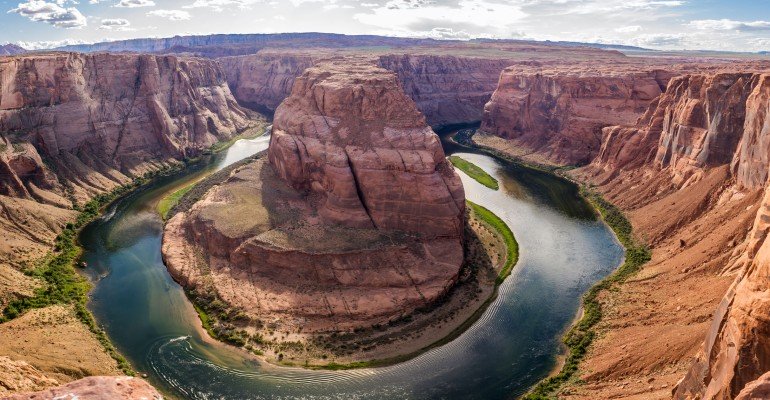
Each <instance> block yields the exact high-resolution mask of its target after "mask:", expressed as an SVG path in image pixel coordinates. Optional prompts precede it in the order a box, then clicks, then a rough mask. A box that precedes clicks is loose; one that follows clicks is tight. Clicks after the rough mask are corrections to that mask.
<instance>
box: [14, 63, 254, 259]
mask: <svg viewBox="0 0 770 400" xmlns="http://www.w3.org/2000/svg"><path fill="white" fill-rule="evenodd" d="M249 124H250V117H249V112H247V111H246V110H244V109H243V108H241V107H240V106H238V104H237V103H236V101H235V99H234V98H233V97H232V94H231V93H230V90H229V88H228V86H227V83H226V81H225V75H224V73H223V72H222V70H221V68H220V67H219V66H218V64H217V63H216V62H213V61H209V60H200V59H182V58H177V57H173V56H147V55H111V54H98V55H81V54H72V53H69V54H67V53H59V54H50V55H45V54H43V55H28V56H19V57H6V58H2V59H0V205H1V206H2V207H3V208H4V209H6V210H8V211H7V212H5V213H4V216H3V217H2V218H0V223H2V224H4V225H7V226H8V227H9V229H8V230H7V231H6V230H4V232H3V233H4V235H6V236H7V238H6V240H5V242H6V244H8V245H10V246H12V247H13V248H11V247H8V246H3V247H4V248H3V249H1V251H0V253H1V254H3V255H7V254H8V253H9V252H15V253H16V254H15V256H14V260H13V262H18V261H19V258H23V257H18V256H19V255H21V254H20V252H22V253H28V252H32V253H34V252H35V251H36V250H39V249H42V248H47V247H48V246H49V245H50V243H51V239H52V238H53V236H55V234H56V232H57V230H59V229H61V223H62V219H61V218H58V217H59V216H60V215H70V214H72V211H71V207H72V204H73V202H78V203H80V204H83V203H84V202H86V201H88V199H90V198H91V197H92V196H94V195H96V194H99V193H103V192H107V191H109V190H111V189H113V188H115V187H117V186H119V185H122V184H126V183H129V182H130V181H131V180H132V179H133V178H135V177H137V176H141V175H142V174H144V173H145V172H148V171H153V170H157V169H159V168H162V167H163V166H166V165H170V164H172V163H174V162H176V160H178V159H181V158H183V157H188V156H195V155H197V154H200V152H201V151H203V150H204V149H206V148H208V147H209V146H211V145H212V144H213V143H215V142H217V141H219V140H226V139H229V138H230V137H232V136H233V135H235V134H236V133H238V132H240V131H242V130H244V129H246V128H247V127H248V126H249ZM51 208H58V209H62V210H60V211H56V210H50V212H49V209H51ZM24 214H28V215H36V214H41V215H39V216H40V217H41V219H42V220H48V222H49V223H46V224H43V226H37V225H41V224H39V223H37V222H35V223H31V224H30V223H27V222H25V221H23V220H24Z"/></svg>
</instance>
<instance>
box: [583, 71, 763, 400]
mask: <svg viewBox="0 0 770 400" xmlns="http://www.w3.org/2000/svg"><path fill="white" fill-rule="evenodd" d="M768 82H769V77H768V75H767V74H761V73H751V72H747V73H735V72H729V73H723V72H720V73H711V74H692V75H685V76H681V77H677V78H675V79H673V80H672V81H671V82H670V84H669V86H668V88H667V90H666V92H665V93H663V94H662V95H661V96H660V97H659V98H658V99H656V100H655V101H654V102H653V103H652V104H651V106H650V107H649V109H648V110H647V112H646V113H645V114H644V115H643V116H642V117H641V118H640V119H639V121H638V122H637V124H636V125H633V126H615V127H607V128H605V129H604V138H605V139H604V143H603V144H602V147H601V151H600V153H599V155H598V157H597V158H596V159H595V160H594V161H593V162H592V163H591V164H590V165H589V166H587V167H585V168H582V169H580V170H577V171H575V175H576V176H577V177H579V178H581V179H585V180H587V181H589V182H591V183H594V184H596V185H598V189H599V190H600V191H601V192H603V193H604V195H605V197H607V198H608V199H610V200H612V201H613V202H614V203H616V204H618V205H620V206H621V208H623V209H624V210H625V211H626V212H627V213H628V215H629V216H630V218H631V220H632V223H633V224H634V226H635V228H636V229H637V234H638V235H639V236H640V237H644V238H645V239H646V241H647V242H648V243H650V244H651V246H652V250H653V259H652V261H651V262H650V263H648V264H647V265H645V267H644V268H643V270H642V271H641V272H640V273H639V276H638V277H637V278H636V279H635V280H634V282H633V283H630V282H629V283H625V284H623V285H622V288H621V290H620V291H619V293H616V294H608V295H606V296H607V297H605V298H604V299H603V301H604V304H605V307H607V308H608V309H609V310H610V311H607V314H608V315H609V316H610V317H609V319H608V320H607V321H604V322H603V323H602V324H606V325H605V326H606V327H608V329H609V327H613V328H611V333H610V334H608V335H606V336H605V337H604V338H602V339H600V340H599V341H598V343H596V344H595V348H596V349H601V351H600V350H594V353H593V354H592V355H590V356H589V358H588V360H587V362H586V367H585V368H586V369H587V370H591V371H593V372H592V375H591V376H590V377H586V378H588V382H591V381H592V380H594V381H595V382H596V385H599V382H600V380H602V379H605V380H606V379H629V382H633V379H634V374H638V373H640V372H641V371H645V374H648V375H647V376H649V375H652V376H654V377H655V378H658V380H656V382H665V383H666V384H667V385H669V386H670V385H671V384H673V382H675V380H678V379H679V378H681V377H682V376H685V378H683V379H682V380H681V382H679V383H678V385H676V387H675V389H674V390H673V393H674V397H675V398H678V399H696V398H700V399H732V398H738V397H740V396H743V397H746V396H749V395H750V393H760V392H761V391H762V390H766V382H764V381H761V380H760V381H757V380H758V379H760V377H761V376H762V375H763V374H764V373H765V372H767V371H768V370H770V362H768V361H767V360H770V351H768V350H767V349H769V348H770V331H768V329H767V327H766V325H767V324H766V320H767V318H768V315H770V307H769V306H768V304H770V300H768V299H767V296H766V293H765V289H764V288H766V287H767V284H768V282H767V276H768V272H767V257H766V253H767V251H766V248H768V246H767V245H766V243H765V241H766V239H767V233H768V231H769V230H770V229H768V224H767V220H768V216H767V215H766V214H767V212H766V209H767V207H768V206H767V204H768V195H767V191H768V189H767V187H768V186H767V170H768V163H767V157H766V154H765V153H766V151H767V150H766V149H767V147H766V143H767V135H768V133H770V130H769V128H768V126H770V125H768V121H769V120H768V118H767V114H768V110H769V109H770V102H769V101H768V99H769V98H770V85H769V84H768ZM763 154H764V155H763ZM763 191H764V192H765V194H764V200H763V194H762V192H763ZM768 254H770V253H768ZM647 280H649V283H647ZM673 288H676V296H672V295H671V290H672V289H673ZM725 292H726V293H727V294H726V295H725V294H724V293H725ZM722 296H724V298H722ZM720 298H721V300H720ZM642 299H644V300H643V301H644V304H645V305H649V304H650V303H652V304H654V305H655V307H654V308H655V311H650V312H649V315H642V316H643V318H640V315H639V311H634V309H635V308H638V305H637V306H634V305H633V304H638V302H640V301H642ZM645 309H646V308H645ZM715 309H716V313H714V314H713V317H712V313H713V311H714V310H715ZM626 315H634V319H633V320H632V319H629V318H626V317H624V316H626ZM640 320H644V321H645V322H644V323H640ZM621 326H622V328H619V327H621ZM600 329H601V328H600ZM704 336H705V344H704ZM655 337H657V338H658V339H660V338H661V337H665V340H664V342H665V343H662V342H661V341H660V340H652V341H651V340H650V339H649V338H655ZM663 344H665V346H663ZM618 347H621V348H622V349H623V350H622V351H620V350H613V349H617V348H618ZM629 354H634V358H635V359H634V360H631V359H629V358H628V355H629ZM696 354H697V358H696V361H695V363H694V364H693V363H692V361H691V360H692V357H693V356H695V355H696ZM647 358H648V359H649V360H647V361H644V360H645V359H647ZM610 360H613V361H610ZM656 360H657V361H656ZM661 360H662V361H661ZM636 368H639V369H641V371H640V370H639V369H636ZM623 371H625V372H626V373H628V374H629V375H626V376H623V375H622V373H623ZM655 378H653V379H655ZM648 382H649V381H648ZM590 385H591V384H590V383H589V387H590ZM656 385H657V384H656ZM631 386H633V383H632V384H631ZM622 387H624V388H625V387H626V385H622ZM650 387H651V388H653V386H650ZM744 389H745V392H744V393H741V392H742V391H744ZM597 390H604V389H598V386H597ZM628 390H634V389H633V388H631V387H630V388H629V389H628ZM655 390H656V389H655V388H653V392H654V391H655ZM620 393H623V392H622V391H621V390H617V391H616V392H612V393H609V392H608V393H605V394H606V395H610V394H611V395H613V396H615V395H619V394H620ZM634 393H636V392H634ZM669 393H670V392H668V390H666V391H664V395H668V394H669ZM651 395H652V394H651ZM575 397H580V396H575ZM743 397H740V398H743Z"/></svg>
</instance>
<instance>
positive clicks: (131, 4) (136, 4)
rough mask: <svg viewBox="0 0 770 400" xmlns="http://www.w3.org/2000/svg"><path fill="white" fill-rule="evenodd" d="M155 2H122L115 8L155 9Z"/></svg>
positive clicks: (146, 0)
mask: <svg viewBox="0 0 770 400" xmlns="http://www.w3.org/2000/svg"><path fill="white" fill-rule="evenodd" d="M153 6H155V2H154V1H153V0H120V2H119V3H118V4H115V7H124V8H138V7H153Z"/></svg>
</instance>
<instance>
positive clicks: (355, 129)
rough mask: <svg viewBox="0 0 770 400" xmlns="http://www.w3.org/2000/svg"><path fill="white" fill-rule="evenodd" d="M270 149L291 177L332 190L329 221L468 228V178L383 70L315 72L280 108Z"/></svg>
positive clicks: (451, 232)
mask: <svg viewBox="0 0 770 400" xmlns="http://www.w3.org/2000/svg"><path fill="white" fill-rule="evenodd" d="M268 155H269V158H270V163H271V165H272V166H273V167H274V168H275V170H276V172H277V173H278V175H279V176H280V177H281V178H282V179H284V180H285V181H286V182H288V183H289V184H290V185H292V186H293V187H294V188H296V189H298V190H310V191H311V192H313V193H317V194H320V195H321V196H322V197H323V200H322V203H321V204H320V205H319V214H320V215H321V217H322V218H323V219H324V220H325V222H328V223H333V224H338V225H345V226H350V227H355V228H377V229H381V230H399V231H404V232H409V233H416V234H423V235H426V236H429V237H436V236H449V237H459V236H460V235H461V232H462V229H463V228H462V220H463V212H462V210H463V209H464V201H465V196H464V194H463V188H462V183H461V182H460V179H459V177H458V176H457V175H456V174H455V173H454V170H453V169H452V167H451V165H450V164H449V162H447V161H446V158H445V156H444V151H443V149H442V148H441V143H440V142H439V139H438V136H436V135H435V134H434V133H433V131H432V130H431V129H430V128H429V127H428V126H427V125H426V123H425V118H424V117H423V116H422V114H421V113H420V112H419V111H418V110H417V108H416V107H415V105H414V103H413V102H412V101H409V99H408V98H407V97H406V96H405V95H404V93H403V91H402V90H400V88H399V87H398V82H397V81H396V78H395V76H394V74H391V73H387V72H386V71H384V70H382V69H378V68H374V67H372V66H371V65H369V64H367V63H357V64H352V65H351V64H350V62H349V61H348V62H344V61H343V62H338V63H333V62H330V63H326V64H323V65H321V66H319V67H317V68H310V69H308V70H307V71H306V72H305V73H304V74H303V75H302V76H301V77H300V78H298V79H297V81H296V82H295V83H294V90H293V92H292V96H290V97H289V98H287V99H286V100H285V101H284V102H283V103H282V104H281V106H280V107H279V108H278V110H277V111H276V115H275V121H274V126H273V136H272V138H271V143H270V149H269V151H268Z"/></svg>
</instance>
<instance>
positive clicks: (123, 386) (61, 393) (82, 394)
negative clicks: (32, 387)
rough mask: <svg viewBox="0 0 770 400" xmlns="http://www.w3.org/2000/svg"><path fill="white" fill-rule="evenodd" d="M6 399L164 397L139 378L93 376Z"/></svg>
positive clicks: (150, 399)
mask: <svg viewBox="0 0 770 400" xmlns="http://www.w3.org/2000/svg"><path fill="white" fill-rule="evenodd" d="M6 399H8V400H37V399H88V400H139V399H142V400H161V399H163V396H162V395H161V394H160V393H158V391H157V390H155V389H154V388H153V387H152V386H150V384H149V383H147V382H146V381H144V380H142V379H139V378H132V377H128V376H92V377H88V378H83V379H80V380H77V381H74V382H70V383H68V384H66V385H62V386H57V387H53V388H50V389H45V390H41V391H39V392H31V393H20V394H15V395H12V396H10V397H6Z"/></svg>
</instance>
